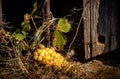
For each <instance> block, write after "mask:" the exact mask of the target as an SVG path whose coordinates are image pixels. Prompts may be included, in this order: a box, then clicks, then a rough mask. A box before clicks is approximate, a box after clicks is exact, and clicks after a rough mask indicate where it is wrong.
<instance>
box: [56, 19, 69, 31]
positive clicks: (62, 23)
mask: <svg viewBox="0 0 120 79" xmlns="http://www.w3.org/2000/svg"><path fill="white" fill-rule="evenodd" d="M70 28H71V24H70V23H68V21H67V19H65V18H60V20H59V21H58V30H59V31H61V32H64V33H67V32H69V31H70Z"/></svg>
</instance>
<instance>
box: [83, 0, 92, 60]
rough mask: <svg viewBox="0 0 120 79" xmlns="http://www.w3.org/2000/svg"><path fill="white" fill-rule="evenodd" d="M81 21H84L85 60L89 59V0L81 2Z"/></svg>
mask: <svg viewBox="0 0 120 79" xmlns="http://www.w3.org/2000/svg"><path fill="white" fill-rule="evenodd" d="M83 6H84V10H83V20H84V48H85V49H84V50H85V58H90V53H91V51H90V2H89V0H84V1H83Z"/></svg>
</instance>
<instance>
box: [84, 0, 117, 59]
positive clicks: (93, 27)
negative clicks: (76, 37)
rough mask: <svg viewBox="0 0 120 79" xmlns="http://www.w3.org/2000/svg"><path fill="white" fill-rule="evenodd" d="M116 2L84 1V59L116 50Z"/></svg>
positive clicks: (103, 0) (108, 0)
mask: <svg viewBox="0 0 120 79" xmlns="http://www.w3.org/2000/svg"><path fill="white" fill-rule="evenodd" d="M115 3H116V1H113V0H84V44H85V58H86V59H88V58H92V57H95V56H97V55H101V54H103V53H106V52H108V51H111V50H114V49H116V48H117V39H116V38H117V32H116V29H117V27H118V26H117V23H116V22H117V19H116V17H115V14H116V10H115Z"/></svg>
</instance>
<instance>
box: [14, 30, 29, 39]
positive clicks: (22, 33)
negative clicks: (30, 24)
mask: <svg viewBox="0 0 120 79" xmlns="http://www.w3.org/2000/svg"><path fill="white" fill-rule="evenodd" d="M26 36H27V33H26V32H25V31H21V30H20V29H17V30H16V31H15V32H14V33H13V34H12V37H13V38H15V39H16V40H18V41H21V40H23V39H24V38H26Z"/></svg>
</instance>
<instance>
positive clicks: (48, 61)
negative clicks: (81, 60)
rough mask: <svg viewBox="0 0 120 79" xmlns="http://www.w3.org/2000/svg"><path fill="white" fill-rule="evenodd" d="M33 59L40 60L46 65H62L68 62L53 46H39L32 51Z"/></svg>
mask: <svg viewBox="0 0 120 79" xmlns="http://www.w3.org/2000/svg"><path fill="white" fill-rule="evenodd" d="M34 60H37V61H40V62H42V63H43V64H45V65H47V66H54V67H62V66H65V65H66V64H67V63H68V62H67V61H66V59H65V58H64V57H63V56H62V55H61V54H60V53H58V52H56V51H55V50H54V48H46V47H45V48H39V49H36V50H35V52H34Z"/></svg>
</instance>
